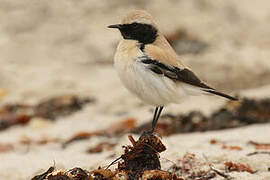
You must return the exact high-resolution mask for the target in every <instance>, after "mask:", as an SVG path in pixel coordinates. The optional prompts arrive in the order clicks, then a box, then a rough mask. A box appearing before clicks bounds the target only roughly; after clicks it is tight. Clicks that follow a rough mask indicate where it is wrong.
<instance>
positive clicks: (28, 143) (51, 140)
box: [19, 136, 60, 145]
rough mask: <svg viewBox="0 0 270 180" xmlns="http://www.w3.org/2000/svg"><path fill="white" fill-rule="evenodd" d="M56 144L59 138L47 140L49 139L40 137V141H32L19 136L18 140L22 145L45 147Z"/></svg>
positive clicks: (26, 137)
mask: <svg viewBox="0 0 270 180" xmlns="http://www.w3.org/2000/svg"><path fill="white" fill-rule="evenodd" d="M57 142H60V139H59V138H49V137H42V138H41V139H38V140H33V139H31V138H29V137H28V136H21V138H20V140H19V143H20V144H23V145H31V144H36V145H45V144H48V143H57Z"/></svg>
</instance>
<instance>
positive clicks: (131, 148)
mask: <svg viewBox="0 0 270 180" xmlns="http://www.w3.org/2000/svg"><path fill="white" fill-rule="evenodd" d="M129 140H130V142H131V144H132V145H127V146H124V147H123V148H124V154H122V155H121V157H119V158H118V159H116V160H115V161H114V162H112V163H111V164H110V165H109V166H108V167H107V168H101V167H98V168H97V169H95V170H91V171H87V170H83V169H81V168H73V169H71V170H55V168H54V167H50V168H49V169H48V170H47V171H46V172H44V173H42V174H40V175H37V176H35V177H33V178H32V180H138V179H143V180H194V179H196V180H210V179H213V178H214V177H217V176H220V177H223V178H226V179H231V177H230V176H229V175H228V173H229V172H231V171H239V172H243V171H248V172H250V173H254V171H253V170H252V169H251V168H250V166H248V165H243V164H237V163H233V162H225V166H224V168H225V169H226V171H223V170H218V169H216V168H214V165H213V164H211V163H209V162H207V161H202V160H200V159H198V158H197V157H196V155H195V154H191V153H187V154H185V155H184V156H183V158H180V159H178V160H177V162H176V163H175V164H174V165H173V166H171V167H170V168H169V169H166V170H162V168H161V163H160V156H159V153H161V152H163V151H165V150H166V147H165V146H164V145H163V143H162V142H161V140H160V139H159V138H158V137H157V136H155V135H153V134H149V133H143V134H142V135H141V136H140V138H139V139H138V140H137V141H135V140H134V139H133V137H132V136H129ZM115 163H117V167H116V168H115V170H111V169H109V168H110V167H111V166H112V165H113V164H115Z"/></svg>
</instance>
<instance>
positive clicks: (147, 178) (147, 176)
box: [142, 170, 182, 180]
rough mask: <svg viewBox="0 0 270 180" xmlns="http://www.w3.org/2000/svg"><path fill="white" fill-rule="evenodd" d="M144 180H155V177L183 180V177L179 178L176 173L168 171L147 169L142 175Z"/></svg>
mask: <svg viewBox="0 0 270 180" xmlns="http://www.w3.org/2000/svg"><path fill="white" fill-rule="evenodd" d="M142 179H143V180H153V179H172V180H181V179H182V178H177V176H176V175H175V174H172V173H170V172H168V171H162V170H146V171H144V172H143V175H142Z"/></svg>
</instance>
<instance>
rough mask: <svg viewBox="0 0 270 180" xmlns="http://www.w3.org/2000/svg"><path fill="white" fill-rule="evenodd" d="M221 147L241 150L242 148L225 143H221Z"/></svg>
mask: <svg viewBox="0 0 270 180" xmlns="http://www.w3.org/2000/svg"><path fill="white" fill-rule="evenodd" d="M222 149H229V150H237V151H241V150H242V149H243V148H241V147H240V146H227V145H225V144H223V145H222Z"/></svg>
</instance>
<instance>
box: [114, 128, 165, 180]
mask: <svg viewBox="0 0 270 180" xmlns="http://www.w3.org/2000/svg"><path fill="white" fill-rule="evenodd" d="M132 139H133V138H132ZM132 143H134V142H132ZM124 148H125V153H124V154H123V155H122V156H121V159H122V160H123V162H119V163H118V170H119V171H125V172H127V174H128V176H129V178H130V179H138V178H139V177H141V176H142V174H143V171H145V170H160V161H159V156H158V153H160V152H163V151H165V150H166V147H165V146H164V145H163V144H162V142H161V141H160V139H159V138H157V137H156V136H154V135H152V134H147V133H144V134H143V135H142V136H141V137H140V138H139V140H138V141H136V142H135V145H134V146H125V147H124Z"/></svg>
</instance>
